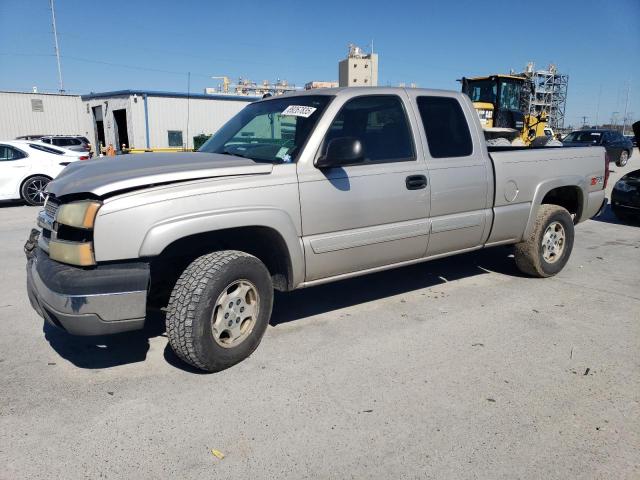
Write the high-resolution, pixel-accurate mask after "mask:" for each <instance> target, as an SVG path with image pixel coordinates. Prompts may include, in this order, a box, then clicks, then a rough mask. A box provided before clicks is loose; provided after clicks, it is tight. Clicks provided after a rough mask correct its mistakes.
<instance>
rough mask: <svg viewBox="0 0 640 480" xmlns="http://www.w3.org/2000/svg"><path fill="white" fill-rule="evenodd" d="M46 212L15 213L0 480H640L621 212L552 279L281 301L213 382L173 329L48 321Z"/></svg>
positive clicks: (503, 254)
mask: <svg viewBox="0 0 640 480" xmlns="http://www.w3.org/2000/svg"><path fill="white" fill-rule="evenodd" d="M639 166H640V154H639V153H638V151H636V152H635V154H634V155H633V157H632V158H631V160H630V162H629V165H628V166H627V167H625V168H624V169H619V168H616V167H614V173H612V178H611V182H610V185H613V183H614V182H615V181H616V179H617V178H619V177H620V176H621V175H622V174H623V173H624V172H626V171H629V170H633V169H636V168H638V167H639ZM610 188H611V187H609V189H610ZM37 210H38V209H37V208H31V207H25V206H21V205H19V204H13V203H10V204H3V205H0V269H1V270H0V272H1V275H0V478H3V479H22V478H24V479H37V478H46V479H54V478H61V479H75V478H136V479H137V478H155V479H157V478H181V479H191V478H193V479H201V478H225V479H227V478H238V479H248V478H274V479H275V478H277V479H284V478H291V479H302V478H336V479H342V478H385V479H387V478H434V479H442V478H455V479H462V478H483V479H501V478H504V479H514V478H545V479H556V478H557V479H567V478H570V479H577V478H589V479H591V478H594V479H595V478H603V479H609V478H610V479H637V478H640V455H639V454H638V452H640V287H639V283H640V227H639V226H634V225H625V224H621V223H620V222H618V221H617V220H616V219H615V218H614V217H613V215H612V214H611V212H610V211H609V210H607V211H606V212H605V214H604V215H603V216H601V217H600V218H598V219H597V220H590V221H588V222H585V223H584V224H581V225H579V226H578V227H577V228H576V237H575V246H574V250H573V254H572V257H571V259H570V261H569V263H568V265H567V266H566V268H565V269H564V270H563V271H562V272H561V273H560V274H559V275H557V276H556V277H554V278H549V279H532V278H527V277H524V276H522V275H520V274H519V273H518V271H517V270H516V268H515V266H514V264H513V260H512V258H510V257H509V254H510V250H509V249H508V248H494V249H489V250H486V251H480V252H474V253H471V254H465V255H460V256H456V257H451V258H448V259H442V260H437V261H433V262H429V263H425V264H422V265H417V266H412V267H407V268H402V269H397V270H393V271H389V272H384V273H379V274H374V275H370V276H366V277H361V278H358V279H352V280H347V281H343V282H339V283H335V284H330V285H326V286H321V287H316V288H311V289H307V290H301V291H296V292H293V293H290V294H282V295H278V296H277V299H276V303H275V307H274V314H273V320H272V325H271V326H270V327H269V328H268V330H267V333H266V335H265V337H264V340H263V341H262V344H261V345H260V347H259V348H258V350H257V351H256V352H255V353H254V354H253V355H252V356H251V357H250V358H249V359H247V360H246V361H244V362H242V363H240V364H238V365H237V366H235V367H232V368H230V369H228V370H226V371H224V372H221V373H218V374H208V375H207V374H201V373H198V372H196V371H194V370H192V369H190V368H188V367H187V366H185V365H184V364H182V363H181V362H180V361H179V360H178V359H177V358H176V357H175V356H174V355H173V354H172V352H171V350H170V349H169V348H168V346H167V340H166V337H165V336H164V334H163V331H162V328H161V322H156V323H155V324H154V325H152V326H149V327H148V328H147V329H146V330H144V331H142V332H137V333H133V334H125V335H117V336H112V337H101V338H86V337H85V338H82V337H72V336H69V335H67V334H65V333H63V332H60V331H57V330H55V329H52V328H49V327H48V326H44V325H43V321H42V320H41V319H40V318H39V317H38V316H37V315H36V314H35V313H34V312H33V311H32V310H31V307H30V306H29V302H28V300H27V296H26V292H25V268H24V267H25V258H24V255H23V253H22V245H23V243H24V241H25V239H26V237H27V235H28V232H29V229H30V228H31V227H32V226H33V225H34V219H35V216H36V212H37ZM212 449H215V450H217V451H219V452H221V453H222V454H224V458H223V459H219V458H218V457H216V456H215V455H214V454H212Z"/></svg>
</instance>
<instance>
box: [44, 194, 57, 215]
mask: <svg viewBox="0 0 640 480" xmlns="http://www.w3.org/2000/svg"><path fill="white" fill-rule="evenodd" d="M59 207H60V202H59V201H58V200H56V198H55V197H54V196H53V195H49V196H47V201H46V203H45V204H44V211H45V212H46V214H47V215H48V216H49V217H51V218H52V219H53V220H55V218H56V213H58V208H59Z"/></svg>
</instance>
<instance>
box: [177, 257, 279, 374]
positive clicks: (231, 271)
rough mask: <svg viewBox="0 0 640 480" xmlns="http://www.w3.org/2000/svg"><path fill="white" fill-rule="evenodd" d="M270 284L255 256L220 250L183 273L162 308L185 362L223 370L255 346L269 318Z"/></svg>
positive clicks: (261, 264)
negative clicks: (167, 301) (166, 304)
mask: <svg viewBox="0 0 640 480" xmlns="http://www.w3.org/2000/svg"><path fill="white" fill-rule="evenodd" d="M272 305H273V285H272V283H271V276H270V274H269V271H268V270H267V268H266V267H265V266H264V264H263V263H262V262H261V261H260V260H258V259H257V258H256V257H254V256H252V255H249V254H247V253H244V252H239V251H235V250H224V251H219V252H214V253H210V254H207V255H203V256H201V257H199V258H197V259H195V260H194V261H193V262H192V263H191V264H190V265H189V266H188V267H187V268H186V269H185V271H184V272H183V273H182V275H181V276H180V278H179V279H178V281H177V282H176V285H175V287H174V289H173V292H172V293H171V298H170V300H169V306H168V308H167V319H166V323H167V337H168V338H169V344H170V345H171V348H172V349H173V351H174V352H175V353H176V354H177V355H178V357H180V358H181V359H182V360H184V361H185V362H187V363H189V364H190V365H193V366H194V367H196V368H199V369H201V370H205V371H208V372H217V371H220V370H224V369H225V368H228V367H230V366H232V365H235V364H236V363H238V362H240V361H242V360H244V359H245V358H247V357H248V356H249V355H251V353H252V352H253V351H254V350H255V349H256V348H257V347H258V345H259V343H260V340H261V339H262V336H263V335H264V332H265V330H266V328H267V325H268V323H269V318H270V317H271V307H272Z"/></svg>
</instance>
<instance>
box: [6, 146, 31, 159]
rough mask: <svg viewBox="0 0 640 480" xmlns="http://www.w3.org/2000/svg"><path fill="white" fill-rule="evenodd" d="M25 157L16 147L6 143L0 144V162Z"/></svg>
mask: <svg viewBox="0 0 640 480" xmlns="http://www.w3.org/2000/svg"><path fill="white" fill-rule="evenodd" d="M25 157H26V155H25V154H24V153H22V152H21V151H20V150H18V149H17V148H13V147H10V146H8V145H0V162H5V161H11V160H20V159H21V158H25Z"/></svg>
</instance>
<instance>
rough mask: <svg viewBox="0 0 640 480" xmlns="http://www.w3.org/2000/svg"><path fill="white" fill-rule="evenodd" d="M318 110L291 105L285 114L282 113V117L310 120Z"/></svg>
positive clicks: (285, 110)
mask: <svg viewBox="0 0 640 480" xmlns="http://www.w3.org/2000/svg"><path fill="white" fill-rule="evenodd" d="M316 110H317V108H316V107H307V106H305V105H289V106H288V107H287V108H285V109H284V112H282V113H281V115H290V116H292V117H304V118H309V117H310V116H311V115H312V114H313V112H315V111H316Z"/></svg>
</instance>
